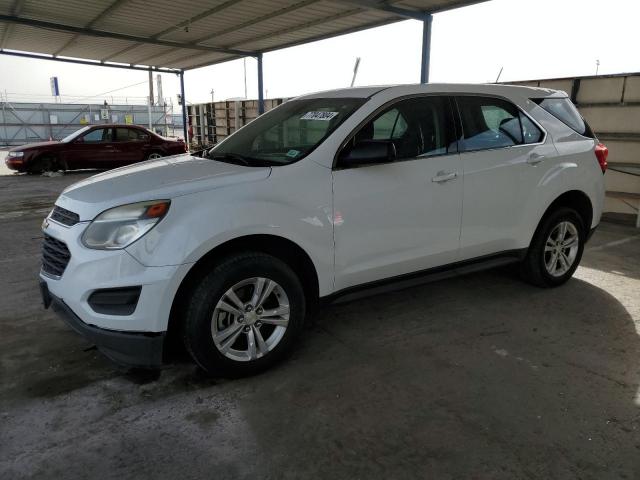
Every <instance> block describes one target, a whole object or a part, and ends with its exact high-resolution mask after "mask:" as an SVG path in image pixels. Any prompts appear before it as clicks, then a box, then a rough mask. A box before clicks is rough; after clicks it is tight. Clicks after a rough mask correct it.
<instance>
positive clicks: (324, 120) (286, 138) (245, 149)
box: [208, 98, 366, 165]
mask: <svg viewBox="0 0 640 480" xmlns="http://www.w3.org/2000/svg"><path fill="white" fill-rule="evenodd" d="M365 101H366V99H364V98H312V99H306V100H305V99H303V100H292V101H289V102H286V103H283V104H282V105H281V106H279V107H278V108H276V109H274V110H271V111H270V112H268V113H265V114H264V115H262V116H260V117H258V118H257V119H256V120H254V121H253V122H251V123H249V124H248V125H247V126H245V127H243V128H242V129H241V130H239V131H238V132H237V133H235V134H234V135H232V136H230V137H229V138H227V139H225V140H224V141H223V142H221V143H220V144H218V145H217V146H216V147H214V148H213V149H212V150H210V151H209V152H208V156H209V157H212V158H220V159H224V158H225V157H227V158H235V159H239V160H240V161H241V162H242V163H245V164H247V165H254V164H255V165H265V164H266V165H286V164H289V163H292V162H295V161H297V160H299V159H301V158H302V157H304V156H305V155H307V154H309V153H310V152H311V151H312V150H313V149H315V148H316V147H317V146H318V145H319V144H320V143H322V142H323V141H324V139H325V138H327V137H328V136H329V135H330V134H331V133H332V132H333V131H334V130H335V129H336V128H338V126H340V124H342V122H344V121H345V120H346V119H347V118H348V117H349V116H350V115H351V114H352V113H353V112H354V111H356V110H357V109H358V108H359V107H360V106H361V105H362V104H364V102H365Z"/></svg>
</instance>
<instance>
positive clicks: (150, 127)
mask: <svg viewBox="0 0 640 480" xmlns="http://www.w3.org/2000/svg"><path fill="white" fill-rule="evenodd" d="M147 99H148V101H147V108H148V112H149V130H152V131H153V122H152V121H151V97H150V96H149V97H147Z"/></svg>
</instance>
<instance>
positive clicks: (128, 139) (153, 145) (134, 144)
mask: <svg viewBox="0 0 640 480" xmlns="http://www.w3.org/2000/svg"><path fill="white" fill-rule="evenodd" d="M186 151H187V148H186V144H185V143H184V142H183V141H182V140H171V139H168V138H164V137H161V136H159V135H156V134H155V133H153V132H151V131H150V130H147V129H146V128H142V127H138V126H135V125H95V126H87V127H84V128H81V129H80V130H78V131H77V132H74V133H72V134H71V135H69V136H68V137H65V138H63V139H62V140H61V141H59V142H42V143H29V144H27V145H22V146H20V147H15V148H12V149H11V150H9V153H8V155H7V158H6V160H5V163H6V164H7V167H9V168H10V169H12V170H17V171H18V172H28V173H41V172H44V171H50V170H73V169H78V168H100V169H109V168H115V167H121V166H123V165H129V164H131V163H136V162H141V161H142V160H150V159H154V158H160V157H164V156H167V155H178V154H180V153H185V152H186Z"/></svg>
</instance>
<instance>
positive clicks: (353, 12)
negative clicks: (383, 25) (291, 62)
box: [229, 8, 366, 48]
mask: <svg viewBox="0 0 640 480" xmlns="http://www.w3.org/2000/svg"><path fill="white" fill-rule="evenodd" d="M365 11H366V10H364V9H362V8H356V9H354V10H347V11H345V12H340V13H337V14H335V15H331V16H330V17H324V18H319V19H318V20H313V21H311V22H307V23H301V24H298V25H294V26H293V27H288V28H285V29H283V30H278V31H277V32H272V33H266V34H264V35H259V36H257V37H253V38H249V39H247V40H242V41H241V42H237V43H234V44H233V45H234V46H237V45H246V44H248V43H253V42H259V41H261V40H264V39H266V38H270V37H275V36H278V35H285V34H287V33H293V32H297V31H299V30H304V29H305V28H311V27H316V26H318V25H322V24H325V23H329V22H331V21H333V20H339V19H342V18H345V17H350V16H352V15H357V14H358V13H362V12H365ZM234 46H229V48H235V47H234Z"/></svg>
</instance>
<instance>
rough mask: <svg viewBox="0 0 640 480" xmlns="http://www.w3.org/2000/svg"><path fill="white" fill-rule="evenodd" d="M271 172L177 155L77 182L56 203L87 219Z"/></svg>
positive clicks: (258, 178) (247, 180)
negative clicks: (136, 203)
mask: <svg viewBox="0 0 640 480" xmlns="http://www.w3.org/2000/svg"><path fill="white" fill-rule="evenodd" d="M270 173H271V168H269V167H255V168H254V167H245V166H242V165H233V164H230V163H223V162H219V161H215V160H210V159H205V158H200V157H193V156H190V155H176V156H173V157H164V158H160V159H158V160H149V161H146V162H141V163H136V164H134V165H130V166H127V167H122V168H117V169H115V170H110V171H108V172H104V173H100V174H98V175H94V176H93V177H89V178H87V179H86V180H82V181H80V182H78V183H74V184H73V185H71V186H70V187H68V188H67V189H65V190H64V191H63V192H62V195H60V197H59V198H58V200H57V201H56V205H58V206H60V207H62V208H65V209H67V210H71V211H73V212H76V213H77V214H78V215H79V216H80V220H81V221H87V220H92V219H93V218H95V217H96V215H98V214H99V213H101V212H103V211H104V210H106V209H108V208H112V207H115V206H118V205H125V204H127V203H134V202H142V201H146V200H160V199H171V198H176V197H180V196H183V195H188V194H191V193H195V192H201V191H205V190H211V189H214V188H220V187H225V186H228V185H234V184H238V183H246V182H254V181H258V180H263V179H265V178H268V177H269V175H270Z"/></svg>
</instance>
